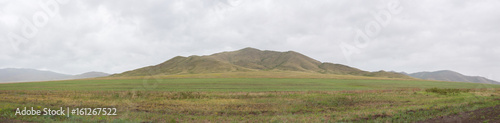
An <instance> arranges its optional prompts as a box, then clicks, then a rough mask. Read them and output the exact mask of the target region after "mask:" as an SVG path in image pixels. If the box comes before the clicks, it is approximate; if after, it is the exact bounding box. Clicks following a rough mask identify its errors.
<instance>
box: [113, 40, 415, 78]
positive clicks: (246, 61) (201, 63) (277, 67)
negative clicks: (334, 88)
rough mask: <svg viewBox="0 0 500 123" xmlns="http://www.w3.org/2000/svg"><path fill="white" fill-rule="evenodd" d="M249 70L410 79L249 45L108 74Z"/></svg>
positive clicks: (162, 73)
mask: <svg viewBox="0 0 500 123" xmlns="http://www.w3.org/2000/svg"><path fill="white" fill-rule="evenodd" d="M251 71H299V72H310V73H320V74H340V75H357V76H372V77H388V78H408V79H411V77H409V76H406V75H403V74H399V73H394V72H385V71H378V72H367V71H363V70H360V69H357V68H353V67H349V66H346V65H342V64H334V63H329V62H320V61H318V60H315V59H313V58H310V57H308V56H306V55H303V54H301V53H298V52H295V51H285V52H278V51H270V50H259V49H255V48H250V47H247V48H244V49H240V50H236V51H225V52H220V53H214V54H211V55H204V56H197V55H192V56H189V57H184V56H176V57H173V58H171V59H169V60H167V61H165V62H163V63H160V64H157V65H152V66H147V67H143V68H138V69H134V70H130V71H126V72H123V73H120V74H114V75H111V76H114V77H120V76H155V75H174V74H201V73H224V72H251Z"/></svg>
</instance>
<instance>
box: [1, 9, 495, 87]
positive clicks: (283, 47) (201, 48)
mask: <svg viewBox="0 0 500 123" xmlns="http://www.w3.org/2000/svg"><path fill="white" fill-rule="evenodd" d="M230 1H232V0H229V1H228V0H213V1H200V0H167V1H160V0H147V1H133V0H130V1H127V0H125V1H102V0H93V1H92V0H78V1H70V2H69V3H67V4H64V5H61V6H60V14H59V15H58V16H56V17H54V18H51V19H50V20H49V22H48V24H47V25H46V26H44V27H41V28H39V33H38V35H37V36H35V37H33V38H31V39H29V41H31V43H30V44H27V45H26V48H25V47H20V48H24V49H22V50H20V51H15V50H13V49H12V48H13V47H12V46H10V43H9V41H8V40H7V39H6V38H5V37H6V34H7V33H9V32H14V33H18V34H20V30H21V29H22V28H23V27H22V23H20V21H19V20H18V19H17V18H20V17H28V18H30V17H31V16H33V14H34V13H36V12H37V11H41V8H40V6H39V4H38V3H37V2H32V1H28V0H19V1H2V2H0V8H2V10H1V11H0V27H1V28H0V42H1V43H2V44H4V45H2V46H0V48H1V50H0V51H2V53H1V56H0V67H24V68H36V69H48V70H53V71H59V72H63V73H71V74H77V73H83V72H87V71H103V72H110V73H117V72H123V71H126V70H131V69H135V68H139V67H143V66H147V65H153V64H158V63H161V62H163V61H165V60H168V59H169V58H172V57H174V56H176V55H183V56H188V55H208V54H211V53H215V52H220V51H227V50H237V49H240V48H244V47H255V48H260V49H265V50H278V51H288V50H294V51H298V52H301V53H304V54H305V55H308V56H311V57H312V58H315V59H318V60H320V61H324V62H334V63H343V64H348V65H351V66H354V67H358V68H360V69H364V70H370V71H375V70H380V69H384V70H395V71H408V72H417V71H425V70H440V69H451V70H456V71H458V72H462V73H465V74H469V75H481V76H487V77H490V78H494V79H497V80H498V79H500V78H498V77H497V76H500V73H498V72H496V70H498V69H499V68H500V66H499V65H497V64H496V61H498V60H500V58H499V57H500V51H499V50H498V49H499V48H500V47H498V46H499V42H498V39H499V38H500V34H499V33H500V24H498V22H499V21H500V10H499V8H498V6H500V2H499V1H495V0H486V1H456V0H445V1H433V0H424V1H408V0H402V1H401V6H403V7H404V11H403V12H401V13H400V14H397V15H393V16H392V21H391V22H390V23H389V24H388V25H387V26H386V27H385V28H383V29H382V30H381V32H380V34H379V35H378V36H376V37H375V38H374V40H373V41H372V42H370V44H369V45H368V46H367V47H366V48H363V49H361V52H360V54H354V55H353V56H352V62H350V63H348V62H347V61H346V59H345V58H344V55H343V53H342V51H341V50H340V48H339V46H338V45H339V44H340V42H350V41H352V40H353V39H354V36H355V35H354V34H355V31H356V30H357V29H363V28H364V26H365V24H367V23H368V22H370V21H373V20H374V17H373V16H372V14H371V13H372V12H377V11H379V10H381V9H385V8H386V6H387V4H388V3H389V2H391V0H383V1H361V0H342V1H326V0H325V1H323V0H322V1H314V2H305V1H298V0H297V1H296V0H277V1H268V0H253V1H249V0H241V1H236V3H232V2H230ZM495 77H497V78H495Z"/></svg>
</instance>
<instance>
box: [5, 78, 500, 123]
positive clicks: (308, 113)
mask: <svg viewBox="0 0 500 123" xmlns="http://www.w3.org/2000/svg"><path fill="white" fill-rule="evenodd" d="M167 78H168V77H167ZM498 96H500V85H487V84H474V83H458V82H436V81H423V80H384V79H373V80H365V79H362V78H360V79H325V78H319V79H310V78H293V79H290V78H288V79H285V78H190V79H188V78H182V77H179V78H178V79H173V78H169V79H166V78H165V77H164V78H161V79H156V78H155V77H145V78H144V79H138V78H136V79H116V78H114V79H109V78H108V79H106V78H104V79H88V80H67V81H52V82H31V83H11V84H0V121H4V122H22V121H33V122H55V121H61V122H343V121H347V122H402V121H409V122H412V121H422V120H425V119H429V118H433V117H437V116H445V115H451V114H457V113H460V112H465V111H470V110H475V109H479V108H484V107H492V106H496V105H500V101H499V100H498V98H499V97H498ZM22 107H34V108H58V107H71V108H98V107H114V108H117V109H118V113H117V114H118V115H117V116H71V117H69V118H68V117H64V116H16V115H14V112H15V109H16V108H22Z"/></svg>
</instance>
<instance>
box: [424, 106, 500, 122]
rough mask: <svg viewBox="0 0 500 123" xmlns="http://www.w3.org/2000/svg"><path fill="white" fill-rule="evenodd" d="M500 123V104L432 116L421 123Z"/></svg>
mask: <svg viewBox="0 0 500 123" xmlns="http://www.w3.org/2000/svg"><path fill="white" fill-rule="evenodd" d="M483 122H485V123H500V105H497V106H495V107H489V108H482V109H478V110H474V111H468V112H463V113H459V114H456V115H450V116H443V117H437V118H432V119H429V120H426V121H422V122H419V123H483Z"/></svg>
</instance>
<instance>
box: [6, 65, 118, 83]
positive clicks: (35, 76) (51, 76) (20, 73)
mask: <svg viewBox="0 0 500 123" xmlns="http://www.w3.org/2000/svg"><path fill="white" fill-rule="evenodd" d="M103 76H109V74H107V73H102V72H88V73H83V74H79V75H67V74H61V73H56V72H52V71H42V70H35V69H26V68H5V69H0V83H1V82H30V81H49V80H67V79H83V78H95V77H103Z"/></svg>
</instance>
